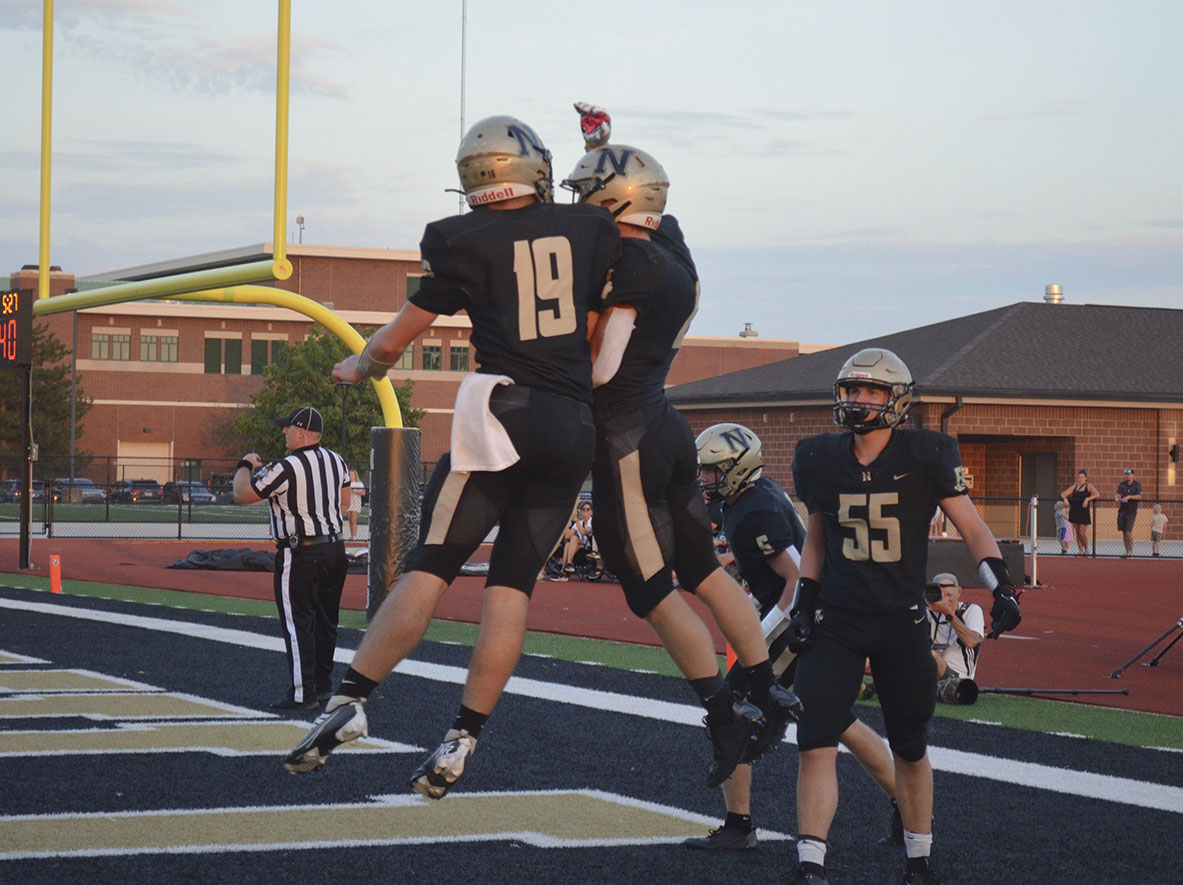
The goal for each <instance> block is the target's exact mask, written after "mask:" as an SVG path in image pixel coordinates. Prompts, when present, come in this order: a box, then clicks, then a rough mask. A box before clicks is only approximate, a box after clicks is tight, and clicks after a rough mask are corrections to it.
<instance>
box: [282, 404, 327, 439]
mask: <svg viewBox="0 0 1183 885" xmlns="http://www.w3.org/2000/svg"><path fill="white" fill-rule="evenodd" d="M275 423H276V425H277V426H279V427H303V428H304V429H305V430H307V431H310V432H311V433H324V429H325V422H324V419H323V418H322V417H320V412H318V411H316V409H314V408H312V406H300V408H298V409H292V411H291V414H288V415H283V416H281V417H279V418H276V419H275Z"/></svg>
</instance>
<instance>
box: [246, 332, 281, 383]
mask: <svg viewBox="0 0 1183 885" xmlns="http://www.w3.org/2000/svg"><path fill="white" fill-rule="evenodd" d="M285 344H287V342H286V341H279V340H275V341H271V340H268V339H266V338H252V339H251V374H252V375H262V374H263V369H264V368H266V367H267V366H268V365H269V364H270V363H274V362H276V361H277V360H278V359H279V354H280V353H281V352H282V351H283V348H284V345H285Z"/></svg>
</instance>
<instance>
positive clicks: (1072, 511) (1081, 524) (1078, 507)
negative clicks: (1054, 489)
mask: <svg viewBox="0 0 1183 885" xmlns="http://www.w3.org/2000/svg"><path fill="white" fill-rule="evenodd" d="M1099 497H1101V493H1100V492H1098V491H1097V489H1096V487H1095V486H1094V485H1093V484H1092V483H1091V482H1089V475H1088V471H1087V470H1081V471H1079V472H1078V473H1077V474H1076V483H1075V484H1074V485H1070V486H1068V488H1066V489H1064V492H1063V494H1061V495H1060V498H1061V499H1062V500H1063V502H1064V504H1065V505H1066V506H1067V507H1068V523H1069V524H1070V525H1071V526H1072V531H1073V532H1074V533H1075V535H1076V547H1077V549H1078V550H1079V551H1080V552H1079V554H1078V555H1079V556H1084V555H1085V548H1086V547H1087V546H1088V525H1089V523H1090V522H1091V521H1092V520H1091V519H1090V518H1089V506H1090V505H1091V504H1092V502H1093V500H1094V499H1096V498H1099Z"/></svg>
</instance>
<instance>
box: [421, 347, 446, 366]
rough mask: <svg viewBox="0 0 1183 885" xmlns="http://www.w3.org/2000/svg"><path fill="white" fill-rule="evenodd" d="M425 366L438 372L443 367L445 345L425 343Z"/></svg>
mask: <svg viewBox="0 0 1183 885" xmlns="http://www.w3.org/2000/svg"><path fill="white" fill-rule="evenodd" d="M423 368H424V369H429V370H433V371H436V372H438V371H439V370H440V369H442V368H443V346H442V345H440V344H424V345H423Z"/></svg>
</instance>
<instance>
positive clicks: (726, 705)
mask: <svg viewBox="0 0 1183 885" xmlns="http://www.w3.org/2000/svg"><path fill="white" fill-rule="evenodd" d="M689 682H690V687H691V688H693V689H694V691H695V692H696V693H697V694H698V700H699V703H701V704H702V706H703V709H705V710H706V711H707V724H708V725H723V724H725V723H728V722H730V721H731V720H732V719H734V718H735V711H734V710H733V709H732V708H731V703H732V702H731V689H730V688H729V687H728V685H727V681H726V680H725V679H724V678H723V677H722V676H720V675H719V674H718V673H716V674H715V675H714V676H707V677H705V678H703V679H691V680H689Z"/></svg>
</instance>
